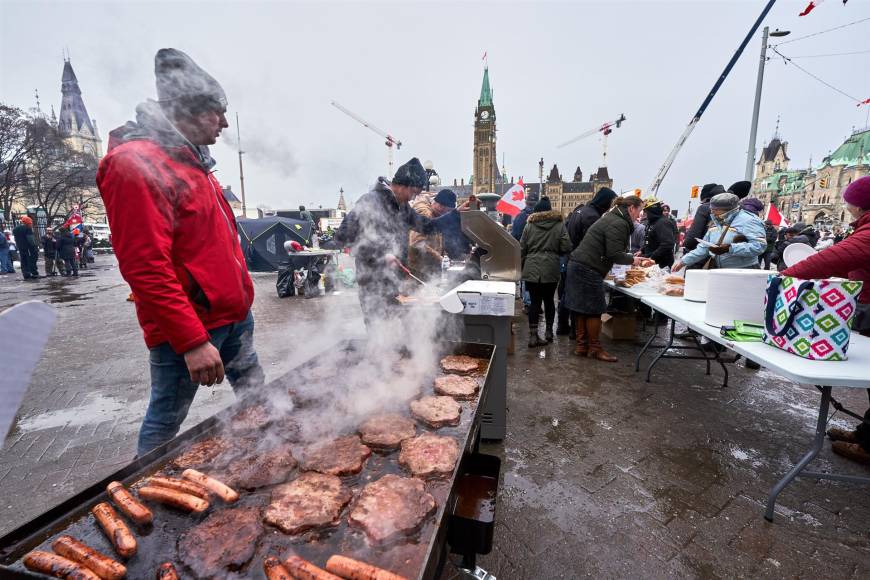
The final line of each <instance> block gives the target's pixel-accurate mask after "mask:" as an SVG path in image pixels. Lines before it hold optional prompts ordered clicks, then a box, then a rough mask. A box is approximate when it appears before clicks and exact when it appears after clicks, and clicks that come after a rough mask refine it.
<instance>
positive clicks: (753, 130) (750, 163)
mask: <svg viewBox="0 0 870 580" xmlns="http://www.w3.org/2000/svg"><path fill="white" fill-rule="evenodd" d="M790 33H791V31H789V30H779V29H776V30H774V31H773V32H770V28H769V27H768V26H765V27H764V32H763V33H762V35H761V58H760V59H759V61H758V79H757V80H756V82H755V104H754V105H753V107H752V126H751V127H750V128H749V150H748V151H747V152H746V172H745V174H744V177H743V179H745V180H746V181H752V173H753V171H752V168H753V167H754V166H755V137H756V135H757V134H758V111H759V109H761V85H762V84H763V83H764V63H765V62H766V61H767V37H768V36H773V37H775V38H779V37H782V36H787V35H788V34H790Z"/></svg>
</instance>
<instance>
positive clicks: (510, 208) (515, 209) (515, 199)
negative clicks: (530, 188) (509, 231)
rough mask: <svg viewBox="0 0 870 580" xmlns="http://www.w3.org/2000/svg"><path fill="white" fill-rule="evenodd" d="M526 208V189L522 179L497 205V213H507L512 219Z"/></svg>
mask: <svg viewBox="0 0 870 580" xmlns="http://www.w3.org/2000/svg"><path fill="white" fill-rule="evenodd" d="M524 207H526V187H525V185H523V180H522V179H520V180H519V181H518V182H517V184H516V185H514V186H513V187H512V188H510V189H509V190H507V191H506V192H505V193H504V195H503V196H501V199H500V200H498V203H497V204H496V205H495V209H496V211H500V212H501V213H506V214H508V215H509V216H511V217H516V216H517V215H519V213H520V212H521V211H523V208H524Z"/></svg>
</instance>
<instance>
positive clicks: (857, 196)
mask: <svg viewBox="0 0 870 580" xmlns="http://www.w3.org/2000/svg"><path fill="white" fill-rule="evenodd" d="M843 199H845V200H846V203H850V204H852V205H854V206H855V207H860V208H861V209H870V175H867V176H864V177H862V178H860V179H856V180H855V181H853V182H852V183H850V184H849V187H847V188H846V191H845V192H844V193H843Z"/></svg>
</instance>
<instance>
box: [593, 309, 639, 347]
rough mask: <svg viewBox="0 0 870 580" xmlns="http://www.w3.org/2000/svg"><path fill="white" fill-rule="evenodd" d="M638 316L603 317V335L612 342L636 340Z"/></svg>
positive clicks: (616, 315) (603, 315) (622, 314)
mask: <svg viewBox="0 0 870 580" xmlns="http://www.w3.org/2000/svg"><path fill="white" fill-rule="evenodd" d="M636 332H637V316H636V315H635V314H634V313H633V312H630V313H613V314H602V315H601V334H603V335H604V336H606V337H607V338H609V339H611V340H634V335H635V333H636Z"/></svg>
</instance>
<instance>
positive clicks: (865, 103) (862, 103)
mask: <svg viewBox="0 0 870 580" xmlns="http://www.w3.org/2000/svg"><path fill="white" fill-rule="evenodd" d="M861 105H870V99H864V100H863V101H861V102H860V103H858V106H859V107H860V106H861Z"/></svg>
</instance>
